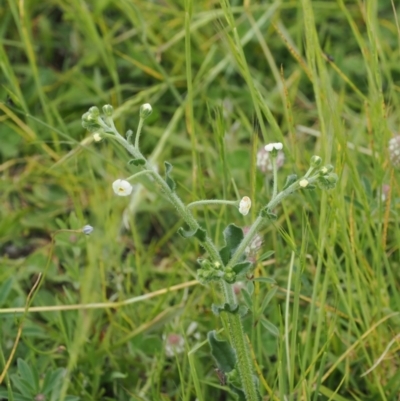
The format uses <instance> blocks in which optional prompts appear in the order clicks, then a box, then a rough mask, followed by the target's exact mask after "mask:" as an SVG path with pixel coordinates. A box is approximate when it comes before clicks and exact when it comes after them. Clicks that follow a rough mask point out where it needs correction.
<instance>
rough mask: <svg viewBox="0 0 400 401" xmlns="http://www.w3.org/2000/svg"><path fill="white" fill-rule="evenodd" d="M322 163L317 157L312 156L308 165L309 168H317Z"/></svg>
mask: <svg viewBox="0 0 400 401" xmlns="http://www.w3.org/2000/svg"><path fill="white" fill-rule="evenodd" d="M321 163H322V159H321V158H320V157H319V156H316V155H314V156H313V157H312V158H311V161H310V165H311V167H319V166H320V165H321Z"/></svg>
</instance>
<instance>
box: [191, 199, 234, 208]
mask: <svg viewBox="0 0 400 401" xmlns="http://www.w3.org/2000/svg"><path fill="white" fill-rule="evenodd" d="M202 205H230V206H237V205H238V201H227V200H221V199H204V200H199V201H195V202H192V203H189V204H188V205H186V207H187V208H188V209H190V208H192V207H195V206H202Z"/></svg>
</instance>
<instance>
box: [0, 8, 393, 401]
mask: <svg viewBox="0 0 400 401" xmlns="http://www.w3.org/2000/svg"><path fill="white" fill-rule="evenodd" d="M398 17H399V6H398V5H397V4H396V2H394V1H393V2H391V1H378V0H368V1H366V2H361V1H350V0H349V1H346V0H337V1H311V0H301V1H300V0H282V1H258V2H256V1H245V4H244V5H243V4H242V3H241V2H239V1H232V2H228V1H227V0H221V1H220V2H219V1H208V0H198V1H194V0H186V1H185V2H184V1H176V0H165V1H156V0H154V1H131V0H96V1H83V0H68V1H67V0H58V1H51V0H45V1H36V0H30V1H28V0H25V1H24V0H19V1H14V0H8V1H6V0H0V20H1V24H0V71H1V73H0V74H1V75H0V84H1V85H0V100H1V103H0V175H1V176H0V203H1V208H0V308H3V309H1V315H0V322H1V332H0V346H1V353H0V366H1V369H0V370H1V371H2V370H3V368H4V365H5V361H6V360H7V359H8V357H9V355H10V353H11V349H12V347H13V343H14V341H15V339H16V337H17V332H18V328H19V327H20V326H21V324H22V323H23V327H22V336H21V339H20V341H19V344H18V347H17V350H16V354H15V358H14V359H13V361H12V363H11V366H10V369H9V371H8V375H7V376H6V378H5V381H4V383H3V387H2V389H1V392H0V397H1V396H3V397H4V399H10V400H12V399H15V400H19V399H21V400H23V399H26V398H23V397H24V391H26V394H27V396H26V397H27V399H35V400H40V399H41V398H38V397H39V395H43V392H44V390H43V389H45V390H46V391H47V392H46V394H45V397H47V398H45V399H46V400H50V399H60V400H62V399H70V400H74V399H77V398H76V397H79V399H81V400H119V401H131V400H135V401H136V400H185V401H189V400H195V399H196V398H197V399H198V400H200V401H203V400H206V399H221V400H223V399H230V398H229V397H232V398H231V399H233V397H234V395H233V394H230V395H228V394H227V393H226V391H227V390H226V388H224V386H223V385H222V384H221V382H220V381H219V379H218V376H217V375H216V373H215V371H214V369H215V363H214V361H213V360H212V358H211V357H210V350H209V347H208V345H207V344H206V336H207V332H208V331H210V330H214V329H216V330H217V331H219V336H220V337H224V336H225V337H226V333H224V331H223V325H222V324H221V323H220V321H219V319H218V318H217V317H216V316H214V314H213V313H212V311H211V304H212V303H213V302H214V303H215V304H218V303H220V298H219V294H218V288H214V287H213V286H212V285H211V286H207V287H204V286H200V285H191V286H189V284H188V287H187V288H186V289H183V290H176V291H170V292H167V293H165V294H163V295H160V296H157V297H153V298H151V299H146V300H143V301H142V302H137V303H134V304H132V305H128V306H123V307H118V308H100V309H96V310H72V311H61V310H59V311H53V312H38V313H28V314H27V315H26V317H25V318H22V314H16V313H12V314H9V313H6V311H5V309H7V308H11V307H24V305H25V303H26V298H27V294H28V293H29V291H30V289H31V288H32V286H33V284H34V282H35V280H36V277H37V275H38V273H40V272H42V273H43V272H44V271H45V270H46V275H45V277H44V279H43V282H42V285H41V286H40V288H39V290H38V291H37V293H36V294H35V296H34V300H33V303H32V305H33V306H47V305H59V306H60V309H62V306H63V305H73V304H80V305H84V304H87V303H94V302H110V301H121V300H125V299H128V298H131V297H135V296H140V295H143V294H147V293H150V292H152V291H155V290H158V289H163V288H168V287H169V286H172V285H175V284H179V283H182V282H183V283H185V282H189V281H191V280H193V279H194V278H195V276H196V269H197V268H198V266H197V265H196V260H197V258H199V257H201V256H202V249H201V248H200V247H199V245H198V244H197V243H196V242H195V241H192V240H183V239H182V238H181V237H180V236H179V235H177V231H178V229H179V227H181V225H182V222H181V221H179V219H178V218H177V216H176V214H175V211H174V209H173V208H172V207H171V205H170V204H169V203H168V202H167V201H166V200H165V199H164V198H163V197H162V194H158V193H157V192H156V190H155V188H153V186H152V183H151V181H149V180H148V179H146V178H143V179H140V182H138V185H137V187H135V192H134V195H133V197H132V199H131V200H129V199H127V198H120V197H116V196H115V195H114V194H113V192H112V189H111V183H112V182H113V181H114V180H115V179H117V178H124V177H128V176H129V175H132V174H133V173H134V172H135V171H136V167H135V166H134V165H129V164H128V161H129V156H128V155H127V154H126V152H125V151H124V149H121V148H119V147H118V146H117V145H116V144H114V143H113V142H112V141H109V140H103V141H102V142H100V143H93V140H92V137H91V135H90V134H89V133H88V132H86V131H85V130H84V129H83V128H82V126H81V116H82V114H83V113H84V112H86V111H87V110H88V109H89V107H91V106H93V105H96V106H98V107H101V106H102V105H104V104H112V105H113V107H114V109H115V114H114V117H115V121H116V124H117V128H118V129H119V131H120V132H121V133H124V132H126V131H127V130H128V129H132V130H133V131H134V132H135V129H136V126H137V123H138V121H139V108H140V105H141V104H143V103H150V104H152V106H153V114H152V115H151V116H150V117H149V119H148V120H146V123H145V127H144V130H143V132H142V136H141V150H142V152H143V153H144V154H145V155H148V156H149V158H150V160H151V161H152V163H154V165H156V166H158V167H159V168H160V170H161V169H163V168H164V167H163V166H164V160H168V161H169V162H171V163H172V164H173V166H174V169H173V171H172V172H171V176H172V177H173V179H174V181H175V183H176V191H177V193H178V194H179V196H180V197H181V198H182V200H183V201H184V202H185V203H189V202H193V201H195V200H198V199H221V198H226V199H240V198H241V197H242V196H244V195H248V196H250V197H251V199H252V201H253V207H252V210H251V212H250V213H249V215H248V216H246V217H243V216H241V215H240V214H239V213H238V211H237V210H235V208H227V207H222V208H221V207H214V206H213V207H209V208H205V209H196V212H195V213H196V216H197V218H198V219H199V221H200V222H201V224H202V225H203V226H204V227H206V228H207V231H208V232H209V233H213V238H214V239H215V241H216V242H217V243H218V244H219V246H223V244H224V241H223V230H224V227H226V226H227V224H229V223H234V224H236V225H237V226H240V227H245V226H249V225H250V224H251V222H252V221H253V220H254V218H255V217H256V214H257V210H259V209H260V208H261V207H262V206H265V205H266V203H267V202H268V200H269V197H270V195H271V192H272V185H271V177H270V176H269V175H267V176H263V175H262V174H261V173H260V172H258V171H257V169H256V167H255V160H256V152H257V150H258V149H259V148H260V147H261V146H262V145H263V144H265V143H268V142H277V141H281V142H283V143H284V146H285V147H284V150H285V155H286V161H285V164H284V166H283V167H282V168H281V170H280V171H279V179H280V182H279V186H280V188H282V186H283V185H284V182H285V178H286V176H288V175H289V174H293V173H295V174H298V175H299V176H301V175H302V174H304V173H305V171H306V170H307V168H308V166H309V160H310V158H311V156H312V155H314V154H318V155H320V156H321V157H322V158H323V162H324V163H331V164H333V165H334V166H335V171H336V173H337V174H338V176H339V178H340V179H339V183H338V185H337V187H336V189H334V190H331V191H329V192H322V191H320V190H318V189H317V190H315V191H301V192H297V193H296V194H295V195H293V196H292V197H291V198H290V199H289V200H286V201H285V202H284V203H283V205H282V206H280V207H279V208H278V209H277V210H276V211H275V212H276V214H277V216H278V218H277V220H276V221H275V222H273V223H271V225H269V226H267V227H266V228H265V229H264V230H263V231H262V233H261V234H262V237H263V239H264V244H263V248H262V250H261V251H260V254H262V253H265V252H267V251H269V250H273V251H274V254H273V257H272V258H270V259H267V260H263V261H260V262H259V263H258V264H257V269H256V271H255V276H256V277H259V276H262V277H269V278H271V280H257V281H254V286H253V285H252V282H251V281H249V282H247V283H244V285H245V286H246V288H247V290H245V291H242V293H241V294H242V295H240V297H241V299H242V300H243V302H245V303H246V304H247V306H248V307H249V308H250V312H251V313H248V314H247V315H246V316H245V318H244V324H245V326H246V330H247V334H248V337H249V340H250V342H251V344H252V351H253V352H254V357H255V359H256V360H257V369H256V371H257V375H258V377H259V380H260V383H261V389H262V394H263V395H264V397H265V399H275V400H283V399H288V400H335V401H343V400H377V399H379V400H388V401H389V400H397V397H398V394H399V393H400V369H398V367H399V363H400V362H399V358H398V355H397V353H398V352H397V353H396V351H398V347H399V342H398V340H397V341H396V340H394V341H393V342H391V341H392V340H393V339H395V338H396V335H397V334H398V333H399V331H400V314H399V311H400V293H399V287H400V281H399V280H400V273H399V272H400V269H399V267H400V266H399V256H400V253H399V244H400V229H399V219H398V210H399V206H398V201H399V198H400V195H399V193H400V192H399V180H398V177H399V175H398V174H399V173H398V171H395V170H394V169H393V168H392V166H391V164H390V162H389V158H388V150H387V144H388V141H389V139H390V138H391V137H392V136H393V135H394V134H395V133H396V129H397V127H398V124H399V115H400V114H399V111H400V107H399V88H400V82H399V79H400V67H399V66H400V57H399V56H400V29H399V23H398ZM383 185H390V188H391V189H390V191H389V200H387V201H382V186H383ZM85 224H90V225H92V226H94V227H95V231H94V232H93V234H92V235H91V236H90V237H84V236H83V235H81V234H79V233H73V232H64V233H60V234H58V235H57V237H56V241H55V246H54V250H53V252H52V254H51V250H52V244H51V241H50V236H51V233H53V232H54V231H55V230H58V229H80V228H81V227H83V226H84V225H85ZM50 254H51V258H50V259H48V258H49V255H50ZM272 279H273V280H272ZM274 283H276V284H274ZM193 321H195V322H196V323H197V324H198V326H197V329H196V330H197V331H196V333H197V334H198V335H196V336H193V333H188V332H187V330H188V327H189V326H190V324H191V323H192V322H193ZM171 333H176V334H180V335H182V336H183V337H184V339H185V352H184V353H181V354H176V356H175V357H172V358H171V357H169V356H168V355H167V354H166V352H165V341H166V340H165V338H166V336H168V335H169V334H171ZM163 336H164V337H163ZM389 345H390V347H389V348H387V347H388V346H389ZM381 355H384V358H382V360H381V361H380V363H379V364H377V365H376V367H375V369H374V370H373V371H372V372H371V373H368V374H367V375H365V376H363V377H361V375H362V374H363V373H365V372H366V371H367V370H368V369H369V368H371V367H372V366H373V365H374V362H375V361H377V360H378V358H379V357H380V356H381ZM18 358H19V359H18ZM60 377H61V378H62V380H61V379H60ZM24 380H25V381H24ZM21 383H22V384H21ZM46 386H47V387H46ZM54 388H56V389H57V391H55V390H54V391H55V392H53V389H54ZM5 394H6V395H5ZM67 394H68V397H69V398H68V397H67ZM285 396H286V398H285ZM33 397H36V398H33ZM51 397H53V398H51ZM65 397H67V398H65ZM224 397H227V398H224Z"/></svg>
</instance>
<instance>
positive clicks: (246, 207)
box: [239, 196, 251, 216]
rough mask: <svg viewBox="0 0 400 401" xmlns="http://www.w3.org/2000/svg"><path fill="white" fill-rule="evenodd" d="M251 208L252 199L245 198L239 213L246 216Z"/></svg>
mask: <svg viewBox="0 0 400 401" xmlns="http://www.w3.org/2000/svg"><path fill="white" fill-rule="evenodd" d="M250 208H251V199H250V198H249V197H248V196H243V198H242V200H241V201H240V203H239V212H240V213H241V214H242V215H243V216H246V214H248V213H249V210H250Z"/></svg>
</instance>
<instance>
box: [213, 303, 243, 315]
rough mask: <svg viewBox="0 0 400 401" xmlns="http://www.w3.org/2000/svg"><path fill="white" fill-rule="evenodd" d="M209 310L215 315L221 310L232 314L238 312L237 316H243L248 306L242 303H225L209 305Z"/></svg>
mask: <svg viewBox="0 0 400 401" xmlns="http://www.w3.org/2000/svg"><path fill="white" fill-rule="evenodd" d="M211 310H212V311H213V313H214V314H215V315H216V316H219V315H220V313H221V312H227V313H232V314H233V315H236V314H239V316H244V315H246V313H247V312H248V308H246V307H245V306H244V305H238V304H229V303H225V304H223V305H215V304H212V305H211Z"/></svg>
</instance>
